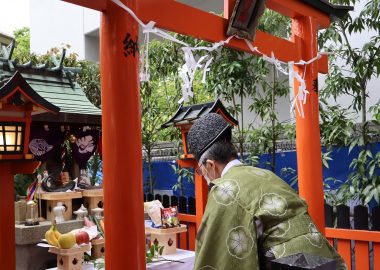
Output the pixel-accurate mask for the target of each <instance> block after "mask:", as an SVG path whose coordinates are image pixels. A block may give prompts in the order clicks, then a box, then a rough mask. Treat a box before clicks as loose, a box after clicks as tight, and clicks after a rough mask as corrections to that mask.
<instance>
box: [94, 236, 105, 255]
mask: <svg viewBox="0 0 380 270" xmlns="http://www.w3.org/2000/svg"><path fill="white" fill-rule="evenodd" d="M104 242H105V241H104V238H101V239H93V240H91V260H96V259H99V258H102V257H103V256H104V252H105V249H104V248H105V247H104Z"/></svg>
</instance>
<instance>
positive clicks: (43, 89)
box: [0, 58, 101, 125]
mask: <svg viewBox="0 0 380 270" xmlns="http://www.w3.org/2000/svg"><path fill="white" fill-rule="evenodd" d="M13 66H14V68H13V70H12V67H10V66H9V61H5V59H1V58H0V87H1V86H2V85H3V84H4V83H5V82H6V81H8V80H9V79H10V78H11V77H12V76H13V75H14V74H15V72H16V71H19V72H20V74H21V75H22V77H23V78H24V79H25V80H26V81H27V83H28V84H29V85H30V86H31V87H32V88H33V90H34V91H36V92H37V93H38V94H39V95H40V96H41V97H43V98H44V99H46V100H47V101H48V102H50V103H52V104H54V105H55V106H57V107H59V108H60V112H59V115H55V116H53V115H48V114H41V115H36V116H34V117H33V121H34V122H36V121H38V122H47V123H50V122H55V123H67V124H69V123H77V124H85V125H100V124H101V110H100V109H99V108H97V107H96V106H94V105H93V104H92V103H91V102H90V101H89V100H88V99H87V97H86V95H85V93H84V92H83V91H82V89H81V88H80V86H79V85H78V84H76V83H72V82H71V80H70V78H69V77H68V76H69V75H67V73H68V72H65V70H64V69H63V67H61V68H52V69H48V68H44V67H43V68H38V67H32V66H31V65H17V64H14V65H13Z"/></svg>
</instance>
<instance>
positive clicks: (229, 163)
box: [222, 159, 243, 177]
mask: <svg viewBox="0 0 380 270" xmlns="http://www.w3.org/2000/svg"><path fill="white" fill-rule="evenodd" d="M241 164H243V163H241V162H240V160H238V159H234V160H231V161H230V162H228V163H227V165H226V167H224V169H223V171H222V177H223V176H224V175H225V174H226V173H227V172H228V170H229V169H231V168H232V167H233V166H237V165H241Z"/></svg>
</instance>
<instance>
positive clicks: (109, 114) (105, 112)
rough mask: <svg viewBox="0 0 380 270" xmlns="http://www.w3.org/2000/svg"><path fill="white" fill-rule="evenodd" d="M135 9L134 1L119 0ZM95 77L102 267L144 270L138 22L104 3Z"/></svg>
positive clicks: (119, 9) (112, 4) (110, 3)
mask: <svg viewBox="0 0 380 270" xmlns="http://www.w3.org/2000/svg"><path fill="white" fill-rule="evenodd" d="M123 2H124V3H125V4H126V5H127V6H128V7H129V8H131V9H133V10H136V5H137V0H125V1H123ZM106 5H107V7H106V10H105V11H104V12H103V13H102V19H101V35H100V63H101V65H100V72H101V73H100V75H101V84H102V134H103V138H102V139H103V169H104V170H103V172H104V222H105V235H107V241H106V243H105V245H106V248H105V249H106V250H107V252H106V253H105V263H106V269H136V270H139V269H145V238H144V237H145V233H144V208H143V201H144V200H143V183H142V152H141V149H142V146H141V117H140V113H141V112H140V94H139V79H138V51H137V47H135V46H137V38H138V30H139V29H138V24H137V23H136V21H135V20H134V19H133V18H132V17H130V16H129V15H128V14H127V13H126V12H125V11H124V10H123V9H121V8H120V7H119V6H117V5H115V4H114V3H112V2H111V1H107V4H106Z"/></svg>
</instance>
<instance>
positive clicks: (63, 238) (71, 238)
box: [45, 224, 90, 249]
mask: <svg viewBox="0 0 380 270" xmlns="http://www.w3.org/2000/svg"><path fill="white" fill-rule="evenodd" d="M45 239H46V240H47V242H48V243H49V245H52V246H55V247H58V248H63V249H69V248H72V247H74V246H75V244H77V245H81V244H88V243H90V235H89V234H88V233H87V232H85V231H81V230H74V231H71V232H69V233H65V234H61V233H60V232H59V231H58V229H57V226H56V225H55V224H53V225H51V227H50V229H49V230H48V231H47V232H46V233H45Z"/></svg>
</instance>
